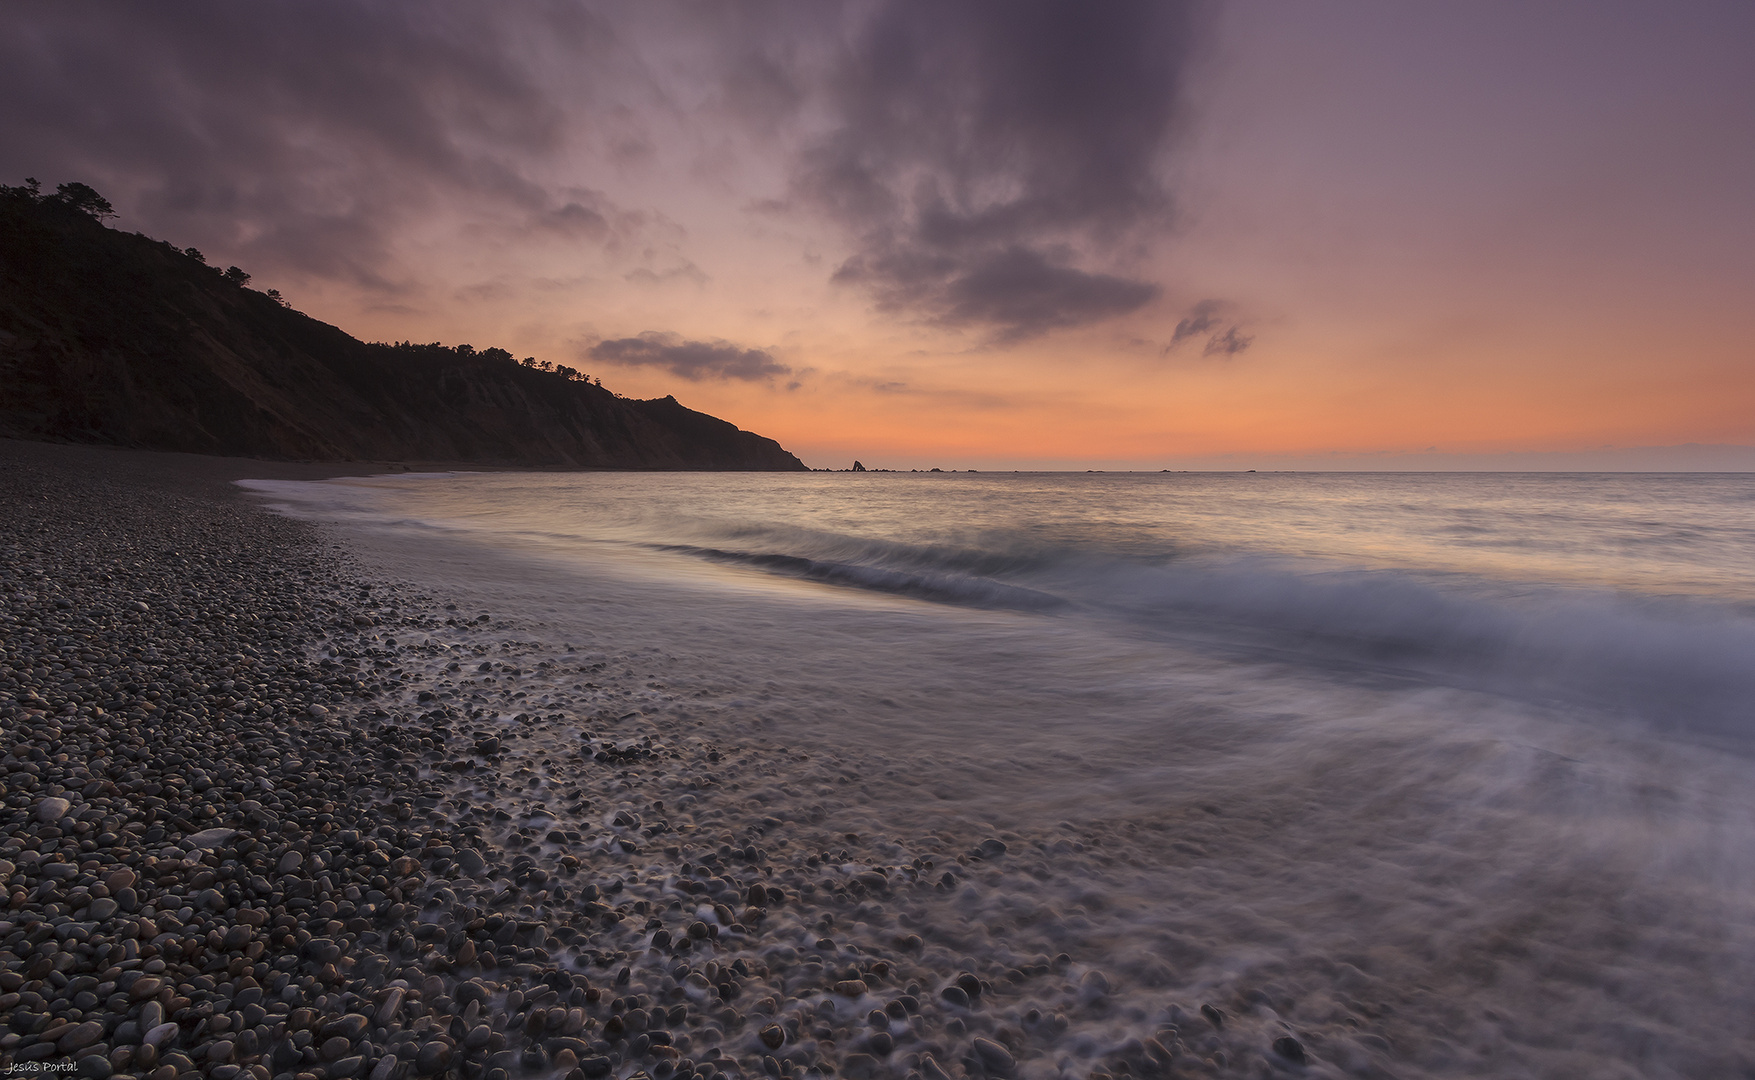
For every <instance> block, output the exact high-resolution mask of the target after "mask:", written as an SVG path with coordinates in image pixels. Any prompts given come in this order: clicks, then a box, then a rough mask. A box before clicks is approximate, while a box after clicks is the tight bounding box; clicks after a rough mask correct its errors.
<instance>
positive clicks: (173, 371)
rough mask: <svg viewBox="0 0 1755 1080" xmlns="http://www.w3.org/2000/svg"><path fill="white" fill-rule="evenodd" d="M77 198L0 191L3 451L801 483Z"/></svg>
mask: <svg viewBox="0 0 1755 1080" xmlns="http://www.w3.org/2000/svg"><path fill="white" fill-rule="evenodd" d="M64 187H65V185H64ZM64 194H65V193H63V196H61V197H58V196H43V195H39V194H38V193H37V192H36V191H35V189H34V188H24V187H0V435H4V436H9V437H13V438H21V439H37V440H50V441H57V442H82V443H106V444H112V445H120V446H133V447H142V448H147V449H154V450H180V451H186V452H191V453H198V454H227V455H236V456H242V457H262V458H292V459H303V460H323V461H347V460H380V461H381V460H409V461H433V462H473V463H479V464H490V465H511V466H524V467H532V468H608V469H748V470H787V471H795V470H796V471H802V470H804V469H805V465H804V463H803V462H801V461H799V460H798V459H797V458H796V457H793V456H792V455H791V454H789V453H787V452H786V450H785V449H783V448H782V447H781V446H780V444H779V443H777V442H775V441H774V440H772V439H766V438H763V437H762V436H760V435H756V434H753V433H751V432H748V431H741V430H739V429H738V428H737V427H736V426H734V425H732V424H729V423H726V422H725V421H723V420H719V419H717V418H715V417H712V416H708V415H706V414H705V413H698V412H695V411H693V410H692V409H687V408H684V407H683V406H682V405H681V404H680V403H678V402H677V400H676V399H675V398H674V397H664V398H659V399H657V400H653V401H635V400H631V399H626V398H621V397H617V396H616V395H615V394H613V393H611V392H610V391H608V390H605V389H604V388H603V387H602V386H600V385H593V384H591V383H590V382H588V381H586V380H585V379H584V377H583V375H582V374H581V373H579V372H576V371H572V370H571V369H568V368H564V367H563V368H559V369H556V370H553V371H551V370H545V369H543V368H541V367H537V366H529V365H527V364H521V363H519V362H518V361H517V360H515V359H514V358H513V357H512V355H511V354H510V353H508V352H506V351H505V350H503V349H483V350H481V351H479V352H478V351H476V350H475V349H473V348H471V347H469V346H467V345H464V346H458V347H456V348H445V347H442V346H438V345H407V344H403V345H374V344H367V343H365V342H362V341H359V340H357V339H356V338H353V337H351V336H349V335H348V334H346V333H343V332H342V331H341V330H338V329H337V328H335V327H333V326H330V325H328V324H327V323H322V322H318V321H317V320H316V319H313V318H311V317H309V316H307V315H304V314H302V313H301V312H298V311H294V310H292V309H291V308H290V307H288V306H286V305H285V303H284V301H282V300H281V299H280V297H279V296H278V294H273V295H270V294H268V293H261V292H256V291H255V290H252V289H248V288H245V283H246V282H247V281H248V280H249V275H248V274H245V273H244V272H243V271H241V270H236V269H235V268H233V269H232V270H227V271H221V270H218V269H215V268H213V267H209V266H208V265H207V264H206V262H205V260H203V259H202V257H201V256H200V255H199V253H196V252H194V251H193V250H192V249H191V250H188V251H180V250H178V249H177V248H174V247H172V246H171V245H170V244H167V243H164V242H162V241H158V240H153V239H150V238H149V237H145V236H141V235H139V234H137V233H135V234H130V233H123V232H118V231H116V230H114V229H110V228H107V227H105V226H104V225H103V224H102V223H101V221H99V220H98V214H99V212H100V211H107V210H108V208H109V207H108V204H107V203H102V200H101V198H99V199H98V202H99V203H102V205H101V207H100V206H97V205H96V204H90V205H87V204H88V203H90V200H86V203H79V202H77V201H73V200H70V199H68V198H66V197H64ZM92 195H94V196H95V195H96V193H95V192H93V193H92Z"/></svg>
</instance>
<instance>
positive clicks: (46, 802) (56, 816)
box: [37, 798, 73, 825]
mask: <svg viewBox="0 0 1755 1080" xmlns="http://www.w3.org/2000/svg"><path fill="white" fill-rule="evenodd" d="M71 809H73V804H72V803H70V802H68V801H67V800H66V799H62V798H48V799H43V800H42V801H40V802H38V803H37V820H38V821H41V822H45V823H47V824H51V825H52V824H55V823H56V822H58V821H60V820H61V819H62V818H64V817H66V816H67V811H69V810H71Z"/></svg>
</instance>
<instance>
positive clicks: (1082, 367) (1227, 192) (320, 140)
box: [0, 0, 1755, 468]
mask: <svg viewBox="0 0 1755 1080" xmlns="http://www.w3.org/2000/svg"><path fill="white" fill-rule="evenodd" d="M1752 46H1755V5H1752V4H1750V3H1747V2H1746V0H1727V2H1724V3H1706V2H1699V3H1694V2H1681V3H1668V4H1655V3H1638V4H1635V3H1619V2H1592V3H1582V2H1581V3H1570V4H1568V3H1544V4H1528V3H1498V2H1490V0H1480V2H1474V3H1468V4H1399V3H1391V2H1388V0H1382V2H1375V3H1366V2H1333V3H1297V4H1291V3H1282V4H1269V3H1248V4H1244V3H1238V4H1218V5H1208V4H1176V3H1171V2H1146V3H1133V2H1121V0H1106V2H1104V3H1100V4H1094V3H1041V2H1032V0H1005V2H1000V0H990V2H982V3H955V2H931V3H928V2H873V3H848V4H833V3H826V2H818V0H798V2H790V3H714V4H709V3H656V4H652V3H641V4H635V3H615V4H609V3H604V4H597V3H574V2H561V0H555V2H547V3H493V4H487V3H479V4H461V3H443V2H440V3H419V4H410V3H400V2H388V0H386V2H381V3H362V2H352V3H342V2H324V0H318V2H311V0H302V2H299V3H291V2H283V3H236V2H230V3H218V2H211V3H204V2H187V0H179V2H178V3H175V4H134V3H82V2H78V0H74V2H67V3H56V4H53V5H50V4H35V5H27V4H12V5H7V6H6V8H5V9H4V10H3V11H0V100H4V101H5V102H6V103H7V104H6V105H5V106H4V108H0V182H5V183H17V182H19V181H20V180H21V179H22V178H23V177H25V176H26V175H31V176H36V177H38V178H40V179H41V180H42V181H43V182H44V183H45V184H46V185H49V186H51V187H52V186H53V185H54V184H56V183H59V182H63V181H67V180H81V181H84V182H86V183H89V184H91V185H92V186H94V187H96V188H97V189H98V190H99V191H101V192H103V193H104V194H105V195H106V196H108V197H109V198H110V200H111V201H112V202H113V203H114V204H115V206H116V209H117V211H118V218H117V219H116V220H115V221H114V222H113V224H115V225H116V227H119V228H122V229H127V230H138V231H141V232H144V233H147V234H148V235H151V236H155V237H160V238H163V239H167V240H170V241H172V242H174V243H176V244H178V245H179V246H186V245H193V246H196V247H199V248H200V249H202V250H203V251H204V252H205V253H206V254H207V256H208V259H209V261H210V262H213V263H217V264H219V265H222V266H223V265H227V264H234V263H235V264H237V265H239V266H242V267H243V268H244V269H246V270H248V271H250V272H251V273H252V274H253V275H255V278H254V281H253V282H252V284H253V285H255V286H257V287H262V288H270V287H272V288H278V289H279V290H280V291H281V292H283V293H284V294H286V296H287V297H288V298H289V299H290V300H291V301H292V302H293V304H294V305H295V306H297V307H299V308H300V309H302V310H304V311H307V312H309V313H311V314H313V315H315V316H317V317H319V318H322V319H324V320H325V321H329V322H333V323H335V324H337V325H338V326H340V327H342V328H343V329H345V330H347V331H349V332H351V333H353V334H355V335H356V336H359V337H362V338H366V339H376V340H402V339H409V340H414V341H443V342H445V343H448V344H449V343H455V342H461V341H467V342H471V343H474V344H475V345H477V346H488V345H499V346H503V347H505V348H508V349H510V350H512V351H513V352H514V353H515V354H517V355H519V356H525V355H533V356H536V357H538V358H540V359H546V360H552V361H554V362H557V363H566V364H572V365H574V366H578V367H582V368H584V369H585V370H587V371H588V372H590V373H591V374H593V375H596V376H600V377H601V378H602V379H603V382H604V384H605V385H606V386H609V387H612V388H614V389H616V390H618V391H620V392H621V393H623V394H627V395H629V396H635V397H652V396H661V395H664V394H667V393H671V394H675V395H676V396H677V398H678V399H680V400H681V401H682V402H683V403H684V404H686V405H689V406H691V407H693V408H698V409H701V410H703V411H706V412H710V413H713V414H715V415H718V416H722V417H725V418H727V419H729V420H732V421H733V422H735V423H737V424H738V425H739V426H741V427H745V428H748V429H751V430H754V431H759V432H761V433H762V434H764V435H768V436H771V437H773V438H776V439H778V440H779V441H780V442H781V443H782V444H783V445H785V446H786V447H787V448H788V449H790V450H792V451H794V452H795V453H797V454H798V455H799V456H800V457H802V458H804V460H805V461H806V462H807V463H809V464H811V465H814V466H819V467H820V466H834V467H844V466H846V465H847V464H848V463H849V462H851V461H852V460H853V459H854V458H859V459H860V460H862V461H864V462H865V463H866V464H867V465H871V466H889V467H898V468H910V467H927V466H932V465H938V466H942V467H946V468H969V467H977V468H999V467H1005V468H1030V467H1054V468H1105V467H1108V468H1163V467H1173V468H1181V467H1258V466H1259V467H1264V468H1265V467H1289V466H1296V467H1320V466H1323V465H1358V464H1362V463H1363V464H1369V463H1372V462H1377V463H1382V464H1388V465H1400V466H1405V465H1408V464H1410V463H1413V464H1420V463H1427V464H1431V465H1433V466H1436V467H1444V466H1446V465H1455V464H1471V463H1472V464H1483V463H1485V464H1492V463H1514V462H1519V461H1521V462H1525V463H1532V462H1541V461H1549V462H1569V463H1578V462H1583V463H1586V464H1588V463H1589V461H1591V460H1596V459H1592V458H1591V455H1592V454H1598V455H1602V454H1605V453H1607V451H1605V448H1619V449H1618V450H1615V451H1613V452H1612V453H1609V454H1608V456H1604V457H1601V458H1600V460H1602V461H1609V460H1610V458H1611V457H1614V455H1615V454H1619V455H1620V456H1619V457H1618V458H1615V460H1617V461H1619V462H1620V463H1621V467H1625V466H1626V465H1628V464H1635V465H1637V464H1663V463H1664V462H1666V461H1669V462H1676V461H1680V460H1681V459H1680V458H1676V457H1674V454H1676V453H1693V454H1694V455H1695V458H1698V459H1700V460H1706V458H1711V459H1712V460H1714V461H1724V462H1730V461H1734V460H1736V459H1737V455H1739V454H1743V456H1744V457H1745V458H1746V459H1747V464H1744V465H1743V466H1741V467H1755V453H1745V452H1744V451H1739V450H1735V449H1723V450H1695V451H1691V452H1682V451H1674V452H1671V456H1669V457H1666V456H1665V454H1664V453H1662V452H1658V451H1647V450H1641V449H1637V448H1650V447H1675V446H1679V445H1681V444H1711V445H1715V446H1729V447H1737V446H1748V445H1749V444H1755V206H1752V202H1755V63H1751V62H1750V59H1749V56H1750V52H1751V48H1752ZM1581 454H1582V455H1583V456H1580V455H1581ZM1703 454H1704V455H1705V456H1706V457H1705V458H1702V457H1701V455H1703ZM1715 454H1716V455H1718V456H1717V457H1713V455H1715Z"/></svg>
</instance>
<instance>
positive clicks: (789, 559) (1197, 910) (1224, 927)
mask: <svg viewBox="0 0 1755 1080" xmlns="http://www.w3.org/2000/svg"><path fill="white" fill-rule="evenodd" d="M245 486H246V487H247V488H248V489H249V490H251V491H252V492H254V493H255V494H257V495H258V496H260V497H261V498H263V499H264V500H265V501H266V502H268V503H269V504H270V505H272V506H273V507H275V508H277V509H279V510H280V511H282V512H285V513H290V514H294V515H296V516H300V517H304V518H308V519H312V520H315V521H319V522H323V523H325V524H326V526H327V527H329V528H331V529H334V530H336V535H337V536H340V537H344V538H345V542H346V545H347V546H348V548H349V549H350V550H351V551H354V552H356V553H359V555H360V557H361V558H364V559H366V560H367V561H369V562H370V563H371V564H372V565H373V566H375V567H377V568H379V569H380V570H381V571H382V572H384V573H387V574H391V575H394V576H397V577H398V578H399V579H403V580H408V581H411V582H414V583H416V584H418V585H419V586H420V587H422V588H425V589H428V590H430V591H435V592H436V593H439V594H442V595H443V596H444V597H446V598H450V599H452V600H453V602H456V603H458V604H459V605H460V607H461V608H463V609H467V610H469V611H475V610H481V611H491V612H492V613H493V614H494V617H495V618H496V619H502V618H510V619H516V620H520V621H521V623H522V624H523V625H526V626H529V627H534V628H538V629H536V630H533V631H532V634H533V635H535V636H540V637H541V638H542V639H543V640H544V641H546V642H549V643H550V644H551V646H552V647H553V648H555V649H556V650H559V649H561V648H562V647H563V646H564V647H565V648H566V649H568V650H575V651H576V650H579V649H586V650H590V651H591V654H592V655H593V656H597V657H600V658H601V661H602V663H604V664H605V665H607V667H606V670H607V671H609V672H610V673H612V674H613V673H617V672H620V673H622V674H624V675H626V676H627V677H629V678H631V679H637V680H645V681H646V682H642V683H641V684H640V685H648V684H649V685H652V686H662V687H664V688H665V693H664V694H663V695H662V696H660V695H658V694H657V693H656V692H654V693H653V694H652V695H651V702H650V704H649V705H648V706H647V707H650V708H654V709H658V708H677V709H682V708H686V709H688V710H689V712H688V713H687V715H690V716H693V717H698V718H701V719H702V721H703V722H704V723H708V724H710V725H713V726H716V727H718V728H720V729H722V730H724V731H725V732H726V733H728V735H734V736H736V737H743V738H751V739H759V740H763V741H764V742H765V744H768V745H774V746H783V747H787V748H791V749H799V748H807V749H808V750H809V751H811V752H812V753H816V754H819V755H827V756H828V757H829V758H831V759H832V760H835V761H837V762H841V763H844V765H845V766H846V767H847V768H848V769H850V770H851V769H855V767H856V771H857V774H858V778H859V779H858V784H857V787H856V790H851V791H849V790H843V791H842V792H841V793H840V794H839V795H837V796H835V797H834V798H825V796H824V795H823V794H822V791H821V790H819V789H811V790H809V791H803V790H801V791H797V792H793V791H792V790H791V789H788V788H786V787H785V785H784V777H777V779H776V784H777V785H778V787H779V790H780V791H781V792H782V794H780V795H776V796H774V797H776V798H783V797H792V798H802V799H815V800H817V803H818V805H819V807H820V809H822V810H823V812H824V813H826V814H827V815H828V816H829V817H830V818H831V819H833V820H836V821H841V822H844V823H845V824H846V826H847V828H848V829H849V830H850V833H851V832H857V833H861V834H868V835H870V834H876V835H882V836H892V835H893V836H895V837H898V838H902V837H906V836H908V835H912V834H918V833H921V832H922V831H931V830H933V829H935V828H940V829H948V828H950V826H951V825H953V824H954V825H956V826H957V827H959V828H962V827H965V826H966V827H967V828H970V829H973V830H975V831H976V832H977V833H981V832H991V833H992V834H993V835H996V836H1000V837H1005V836H1010V837H1013V838H1014V840H1013V841H1012V842H1013V843H1014V844H1016V843H1023V844H1024V845H1025V846H1028V847H1032V848H1033V849H1034V850H1038V851H1042V852H1046V853H1048V854H1046V855H1045V856H1044V870H1043V871H1042V873H1040V874H1038V875H1037V876H1036V878H1035V879H1034V880H1035V884H1033V885H1032V886H1031V887H1030V890H1029V891H1030V893H1031V895H1029V896H1028V897H1020V896H1018V895H988V894H984V893H981V892H980V891H979V890H972V892H973V895H972V896H971V897H969V898H966V900H965V901H964V908H963V909H962V910H961V914H959V915H957V916H956V917H959V918H963V919H966V920H967V921H968V923H969V925H970V926H971V927H974V928H979V927H983V926H985V927H987V928H989V931H990V933H991V937H990V939H986V938H984V939H980V940H975V939H971V940H972V941H974V942H975V943H974V944H972V945H971V946H970V947H971V949H974V948H977V947H991V948H995V949H1003V948H1009V947H1012V946H1014V945H1015V946H1016V947H1017V948H1019V949H1021V950H1022V951H1025V952H1028V951H1030V950H1031V949H1040V950H1041V951H1043V952H1046V953H1048V954H1050V955H1052V954H1053V953H1055V952H1059V951H1066V952H1069V953H1071V954H1072V955H1074V957H1075V959H1077V960H1078V961H1079V962H1080V963H1082V964H1088V965H1089V966H1090V967H1092V968H1093V969H1101V970H1103V971H1105V972H1107V975H1106V978H1107V979H1108V980H1110V981H1111V982H1113V983H1115V984H1116V985H1117V987H1118V990H1117V993H1122V992H1123V991H1122V990H1121V989H1120V988H1130V989H1128V990H1127V991H1126V992H1128V993H1133V994H1137V995H1138V996H1139V1001H1140V1002H1141V1006H1140V1007H1141V1009H1142V1010H1144V1009H1147V1008H1148V1007H1149V1005H1150V1003H1151V1001H1153V1000H1156V999H1162V998H1175V999H1176V1000H1181V1001H1188V1002H1196V1001H1199V1000H1204V999H1206V998H1213V999H1217V998H1218V997H1220V996H1223V995H1226V994H1229V995H1231V996H1230V998H1228V999H1227V1000H1238V998H1237V996H1236V995H1238V994H1254V995H1259V1001H1260V1002H1261V1003H1262V1004H1261V1008H1263V1009H1277V1010H1278V1012H1276V1013H1275V1014H1274V1015H1276V1016H1278V1015H1282V1014H1283V1015H1284V1016H1285V1017H1287V1018H1288V1020H1287V1022H1288V1023H1290V1022H1291V1020H1292V1019H1295V1018H1301V1019H1300V1021H1299V1022H1302V1023H1306V1024H1307V1025H1316V1026H1320V1025H1321V1024H1340V1023H1342V1022H1343V1019H1344V1018H1345V1017H1354V1018H1357V1017H1359V1016H1362V1015H1369V1016H1370V1017H1372V1018H1373V1022H1374V1023H1376V1024H1378V1025H1379V1028H1380V1029H1381V1030H1383V1031H1386V1032H1388V1033H1389V1034H1388V1035H1387V1036H1385V1038H1387V1039H1388V1040H1390V1041H1392V1042H1394V1043H1395V1048H1394V1049H1395V1054H1394V1056H1395V1059H1396V1060H1397V1061H1399V1062H1400V1063H1401V1064H1400V1066H1399V1067H1400V1069H1401V1071H1400V1072H1397V1073H1395V1075H1431V1076H1449V1075H1455V1076H1470V1075H1499V1076H1518V1075H1528V1076H1564V1075H1580V1076H1584V1075H1589V1076H1628V1077H1634V1076H1642V1077H1643V1076H1732V1075H1751V1073H1750V1072H1749V1071H1748V1070H1751V1069H1755V1034H1752V1032H1755V1023H1752V1022H1751V1018H1752V1017H1755V475H1751V474H1648V473H1642V474H1562V473H1534V474H1488V473H1468V474H1462V473H1432V474H1410V473H1393V474H1391V473H1378V474H1371V473H1115V472H1109V473H996V472H979V473H976V472H956V473H876V472H870V473H798V474H750V473H723V474H709V473H611V472H601V473H516V472H493V473H485V472H484V473H443V474H438V473H434V474H397V475H389V476H374V477H367V478H352V479H338V480H327V481H314V482H293V481H248V482H246V483H245ZM636 696H637V695H636ZM661 700H662V701H665V702H670V703H671V704H668V705H663V704H659V702H660V701H661ZM777 768H778V766H777ZM1056 837H1059V838H1062V839H1063V840H1064V841H1065V843H1064V844H1063V845H1062V846H1058V847H1057V846H1055V844H1056V841H1055V840H1054V838H1056ZM898 842H900V841H899V840H898ZM1099 849H1100V853H1101V857H1100V858H1099V857H1097V853H1098V852H1099ZM1056 853H1059V855H1060V856H1062V858H1060V859H1059V860H1057V859H1056V858H1055V854H1056ZM1008 888H1010V887H1009V886H1008ZM1013 892H1014V893H1015V890H1013ZM1020 905H1022V906H1021V907H1020ZM970 932H971V933H973V934H976V937H977V938H979V933H978V932H977V930H975V929H972V930H971V931H970ZM1025 939H1027V944H1028V948H1026V947H1025V944H1020V942H1023V941H1024V940H1025ZM980 941H987V942H988V944H987V945H985V946H982V945H980ZM1249 1000H1256V999H1254V998H1251V999H1249ZM1124 1011H1125V1010H1124ZM1313 1018H1314V1019H1313ZM1337 1018H1342V1019H1337ZM1117 1022H1118V1023H1119V1021H1117ZM1123 1026H1125V1025H1123ZM1117 1031H1118V1032H1120V1033H1121V1034H1125V1032H1121V1029H1119V1028H1118V1029H1117ZM1101 1036H1102V1033H1101V1032H1098V1033H1096V1034H1093V1035H1092V1037H1093V1038H1098V1037H1101ZM1337 1053H1338V1052H1337ZM1341 1056H1344V1055H1341ZM1341 1056H1333V1055H1331V1057H1333V1059H1334V1060H1340V1058H1341ZM1359 1060H1360V1061H1362V1062H1366V1063H1365V1064H1361V1065H1360V1066H1359V1070H1358V1071H1356V1072H1355V1073H1354V1074H1356V1075H1376V1074H1373V1073H1371V1072H1370V1071H1369V1067H1368V1066H1369V1061H1366V1059H1365V1058H1360V1059H1359ZM1372 1060H1376V1059H1372ZM1384 1075H1388V1073H1385V1074H1384Z"/></svg>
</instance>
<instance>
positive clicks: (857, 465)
mask: <svg viewBox="0 0 1755 1080" xmlns="http://www.w3.org/2000/svg"><path fill="white" fill-rule="evenodd" d="M853 471H854V472H864V471H865V466H864V465H861V464H860V463H859V462H857V461H855V462H854V463H853Z"/></svg>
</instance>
